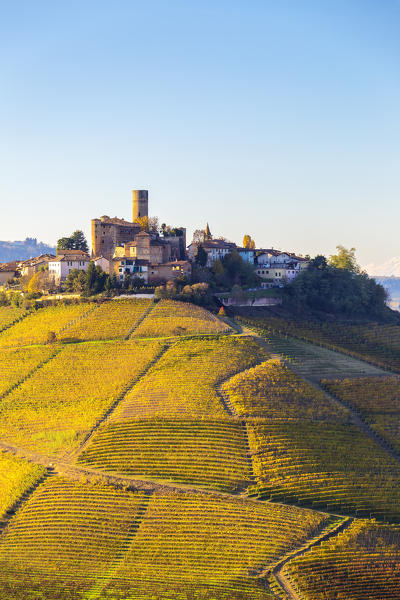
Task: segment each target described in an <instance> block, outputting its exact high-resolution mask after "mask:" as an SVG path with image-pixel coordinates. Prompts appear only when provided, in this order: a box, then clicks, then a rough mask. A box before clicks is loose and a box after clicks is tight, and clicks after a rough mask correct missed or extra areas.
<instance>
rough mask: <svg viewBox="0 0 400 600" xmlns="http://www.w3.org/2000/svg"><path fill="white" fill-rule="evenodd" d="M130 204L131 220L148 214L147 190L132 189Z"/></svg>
mask: <svg viewBox="0 0 400 600" xmlns="http://www.w3.org/2000/svg"><path fill="white" fill-rule="evenodd" d="M132 204H133V218H132V221H133V222H135V221H137V220H138V219H140V218H141V217H148V216H149V192H148V191H147V190H132Z"/></svg>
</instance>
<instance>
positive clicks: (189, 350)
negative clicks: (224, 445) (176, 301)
mask: <svg viewBox="0 0 400 600" xmlns="http://www.w3.org/2000/svg"><path fill="white" fill-rule="evenodd" d="M227 357H229V359H228V360H227ZM265 358H267V354H266V352H265V351H264V350H263V349H262V348H261V347H260V346H258V345H257V344H255V343H254V342H253V341H252V340H249V339H246V338H238V337H233V336H232V337H231V336H229V337H223V338H220V339H211V340H204V339H203V340H202V339H196V340H182V341H179V342H177V343H175V344H174V345H172V346H171V347H170V348H169V349H168V350H167V351H166V352H165V354H164V355H163V356H162V357H161V359H160V360H159V361H158V362H157V363H156V364H155V365H154V366H153V367H152V368H151V369H150V370H149V372H148V374H147V375H146V377H144V378H143V379H142V380H141V381H140V382H139V384H138V385H137V386H135V387H134V388H133V389H132V390H131V391H130V392H129V393H128V394H127V395H126V397H125V398H124V401H123V402H121V403H120V405H119V406H118V408H117V410H116V411H115V413H114V416H113V418H114V419H115V420H121V419H134V418H149V417H155V418H161V417H165V418H168V417H171V416H173V417H179V418H193V417H197V418H198V417H199V416H204V417H211V416H216V417H218V416H220V417H223V416H226V409H225V408H224V406H223V404H222V403H221V399H220V397H219V395H218V393H217V391H216V386H217V384H218V383H221V382H222V381H223V380H224V379H227V378H228V377H231V376H232V375H234V374H235V373H237V372H238V371H242V370H243V369H247V368H248V367H251V366H253V365H254V364H255V363H257V362H260V361H262V360H265Z"/></svg>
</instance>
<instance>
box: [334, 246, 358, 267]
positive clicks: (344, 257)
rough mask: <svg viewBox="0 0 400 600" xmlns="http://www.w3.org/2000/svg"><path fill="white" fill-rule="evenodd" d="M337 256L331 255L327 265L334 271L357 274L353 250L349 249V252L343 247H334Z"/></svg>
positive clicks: (354, 250)
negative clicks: (333, 268)
mask: <svg viewBox="0 0 400 600" xmlns="http://www.w3.org/2000/svg"><path fill="white" fill-rule="evenodd" d="M336 250H337V251H338V253H337V254H332V255H331V256H330V257H329V261H328V262H329V264H330V265H331V266H332V267H335V268H336V269H346V271H351V272H352V273H359V272H360V267H359V265H358V264H357V261H356V256H355V252H356V249H355V248H350V249H349V250H348V249H347V248H345V247H344V246H341V245H339V246H336Z"/></svg>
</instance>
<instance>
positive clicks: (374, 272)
mask: <svg viewBox="0 0 400 600" xmlns="http://www.w3.org/2000/svg"><path fill="white" fill-rule="evenodd" d="M365 270H366V271H367V273H368V275H371V276H372V277H379V276H380V277H400V256H394V257H393V258H390V259H389V260H387V261H386V262H384V263H382V264H380V265H377V264H376V263H370V264H369V265H366V266H365Z"/></svg>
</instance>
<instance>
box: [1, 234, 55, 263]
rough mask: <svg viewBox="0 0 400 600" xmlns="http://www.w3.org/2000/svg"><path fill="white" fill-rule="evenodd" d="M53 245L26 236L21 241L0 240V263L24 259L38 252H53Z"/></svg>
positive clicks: (37, 254)
mask: <svg viewBox="0 0 400 600" xmlns="http://www.w3.org/2000/svg"><path fill="white" fill-rule="evenodd" d="M55 253H56V248H55V246H49V245H48V244H44V243H43V242H38V241H37V239H36V238H26V239H25V240H23V241H14V242H2V241H0V263H4V262H10V261H12V260H26V259H28V258H32V257H34V256H39V255H40V254H55Z"/></svg>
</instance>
